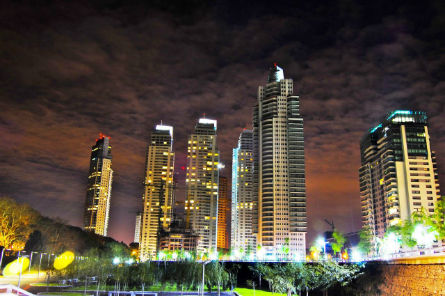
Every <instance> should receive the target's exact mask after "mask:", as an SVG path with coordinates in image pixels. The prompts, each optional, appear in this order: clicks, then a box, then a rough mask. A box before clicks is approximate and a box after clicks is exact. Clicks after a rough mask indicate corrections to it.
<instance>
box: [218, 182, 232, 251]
mask: <svg viewBox="0 0 445 296" xmlns="http://www.w3.org/2000/svg"><path fill="white" fill-rule="evenodd" d="M218 187H219V190H218V239H217V244H218V245H217V247H218V249H222V250H228V249H229V247H230V246H229V239H230V233H229V223H230V220H229V219H230V218H229V217H230V201H229V195H228V192H227V188H228V182H227V178H226V177H222V176H220V177H219V185H218Z"/></svg>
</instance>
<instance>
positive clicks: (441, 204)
mask: <svg viewBox="0 0 445 296" xmlns="http://www.w3.org/2000/svg"><path fill="white" fill-rule="evenodd" d="M412 220H413V221H414V222H418V223H421V224H424V225H426V226H430V227H431V228H432V230H433V231H436V232H437V234H438V239H439V240H445V196H442V197H441V198H440V199H438V200H437V202H436V206H435V207H434V213H432V214H427V213H426V212H425V211H424V209H422V211H421V212H415V213H413V216H412Z"/></svg>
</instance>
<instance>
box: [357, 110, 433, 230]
mask: <svg viewBox="0 0 445 296" xmlns="http://www.w3.org/2000/svg"><path fill="white" fill-rule="evenodd" d="M360 152H361V167H360V169H359V176H360V196H361V205H362V223H363V225H364V226H368V227H369V228H370V229H371V231H372V233H373V234H374V236H376V237H380V238H382V237H383V236H384V234H385V231H386V229H387V227H389V226H391V225H396V224H398V223H399V222H400V221H401V220H408V219H410V217H411V215H412V213H414V212H416V211H420V210H421V209H422V208H424V209H425V210H426V211H427V212H428V213H432V212H434V206H435V204H436V201H437V199H438V198H439V197H440V196H439V182H438V176H437V168H436V161H435V157H434V152H433V151H432V150H431V144H430V136H429V132H428V118H427V115H426V113H425V112H422V111H411V110H396V111H394V112H391V113H389V114H387V115H386V116H385V117H384V118H383V120H382V122H381V123H379V124H378V125H377V126H375V127H373V128H371V129H370V130H369V131H368V132H367V133H366V134H365V135H364V137H363V139H362V140H361V143H360Z"/></svg>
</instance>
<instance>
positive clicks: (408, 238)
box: [386, 220, 417, 248]
mask: <svg viewBox="0 0 445 296" xmlns="http://www.w3.org/2000/svg"><path fill="white" fill-rule="evenodd" d="M415 226H416V224H415V223H413V222H412V221H410V220H405V221H403V222H401V223H400V224H397V225H393V226H390V227H388V229H387V230H386V234H389V233H391V232H394V233H396V234H397V235H398V236H399V237H400V240H401V244H402V245H403V246H407V247H410V248H412V247H414V246H416V245H417V242H416V240H414V239H413V237H412V234H413V232H414V227H415Z"/></svg>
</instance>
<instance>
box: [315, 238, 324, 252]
mask: <svg viewBox="0 0 445 296" xmlns="http://www.w3.org/2000/svg"><path fill="white" fill-rule="evenodd" d="M326 243H327V242H326V241H325V239H324V237H321V236H320V237H318V238H317V240H316V241H315V244H316V245H317V246H318V247H320V249H322V250H323V254H324V256H326Z"/></svg>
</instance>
